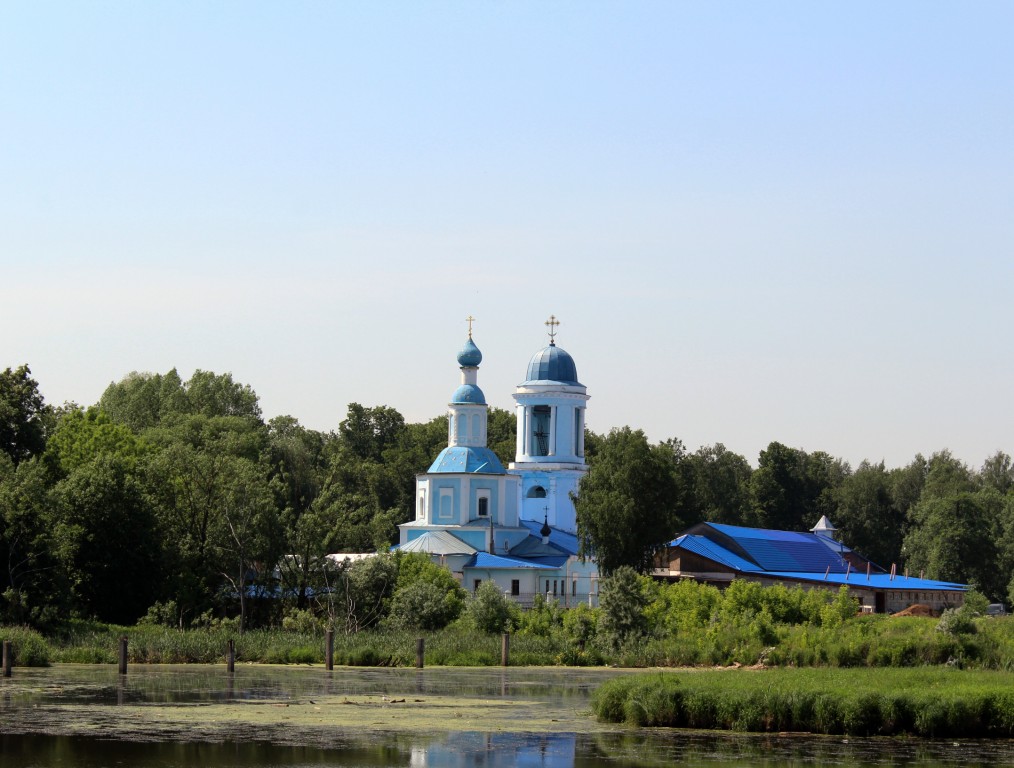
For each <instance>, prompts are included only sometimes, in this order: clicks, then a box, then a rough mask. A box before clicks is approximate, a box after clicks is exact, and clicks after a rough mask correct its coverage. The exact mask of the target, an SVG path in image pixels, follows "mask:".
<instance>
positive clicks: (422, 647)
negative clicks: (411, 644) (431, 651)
mask: <svg viewBox="0 0 1014 768" xmlns="http://www.w3.org/2000/svg"><path fill="white" fill-rule="evenodd" d="M425 655H426V640H425V638H422V637H420V638H419V639H418V640H416V641H415V666H416V669H422V668H423V657H424V656H425Z"/></svg>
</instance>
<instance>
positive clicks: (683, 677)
mask: <svg viewBox="0 0 1014 768" xmlns="http://www.w3.org/2000/svg"><path fill="white" fill-rule="evenodd" d="M592 707H593V710H594V712H595V714H596V716H597V717H598V718H599V719H600V720H602V721H603V722H613V723H626V724H628V725H636V726H664V727H671V728H696V729H717V730H731V731H746V732H769V733H770V732H806V733H817V734H843V735H854V736H895V735H901V734H910V735H915V736H922V737H935V738H952V737H960V738H1005V739H1006V738H1012V737H1014V674H1012V673H1009V672H994V671H972V670H958V669H954V668H948V667H921V668H915V669H878V670H871V669H758V670H696V671H692V672H686V673H679V672H668V671H667V672H655V673H651V674H637V675H631V676H627V677H622V678H615V679H612V680H609V681H606V682H605V683H603V685H602V686H601V687H600V688H599V689H598V690H597V691H596V692H595V695H594V697H593V702H592Z"/></svg>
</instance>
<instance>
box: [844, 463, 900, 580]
mask: <svg viewBox="0 0 1014 768" xmlns="http://www.w3.org/2000/svg"><path fill="white" fill-rule="evenodd" d="M891 490H892V485H891V476H890V473H888V471H887V470H886V468H885V467H884V463H883V462H880V463H879V464H871V463H869V462H867V461H864V462H862V463H861V464H860V465H859V467H858V468H857V469H856V471H855V472H854V473H853V474H851V475H850V476H849V477H847V478H845V480H844V481H843V482H842V484H841V485H840V486H839V487H838V488H837V491H836V498H837V508H836V509H835V512H834V517H833V518H832V520H833V522H834V524H835V526H836V527H837V528H838V531H839V534H840V540H841V541H843V542H845V543H847V544H848V545H849V546H850V547H852V548H853V549H856V550H858V551H859V552H861V553H862V554H863V555H865V556H866V557H868V558H869V559H870V560H873V562H875V563H877V564H879V565H880V566H882V567H884V568H887V567H888V566H889V565H890V564H892V563H899V562H901V543H902V539H903V538H904V535H905V531H906V529H907V522H906V514H905V510H903V509H901V508H900V507H899V506H898V505H897V504H896V503H895V499H894V496H893V494H892V492H891Z"/></svg>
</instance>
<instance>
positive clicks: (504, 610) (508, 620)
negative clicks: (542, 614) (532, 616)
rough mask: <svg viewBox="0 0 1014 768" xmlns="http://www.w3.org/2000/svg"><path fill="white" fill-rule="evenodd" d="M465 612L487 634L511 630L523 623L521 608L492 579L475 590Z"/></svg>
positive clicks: (476, 626) (477, 627) (472, 622)
mask: <svg viewBox="0 0 1014 768" xmlns="http://www.w3.org/2000/svg"><path fill="white" fill-rule="evenodd" d="M465 613H466V615H467V617H468V620H469V621H470V622H471V624H472V626H474V627H475V628H476V629H478V630H479V631H480V632H485V633H486V634H499V633H502V632H510V631H512V630H513V629H514V628H516V627H517V626H519V625H520V623H521V609H520V608H518V606H517V604H516V603H515V602H514V601H513V600H511V599H510V598H508V597H507V596H506V595H504V594H503V593H502V592H501V591H500V588H499V587H498V586H497V585H496V582H495V581H490V580H487V581H484V582H482V583H481V584H480V585H479V588H478V589H477V590H475V594H473V595H472V597H471V598H470V599H469V601H468V605H467V606H466V608H465Z"/></svg>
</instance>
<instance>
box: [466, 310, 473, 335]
mask: <svg viewBox="0 0 1014 768" xmlns="http://www.w3.org/2000/svg"><path fill="white" fill-rule="evenodd" d="M465 321H466V322H467V323H468V338H472V323H474V322H475V318H474V317H472V316H471V315H469V316H468V317H466V318H465Z"/></svg>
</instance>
